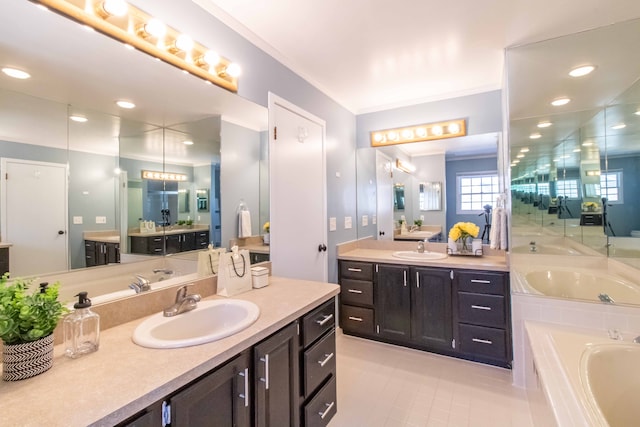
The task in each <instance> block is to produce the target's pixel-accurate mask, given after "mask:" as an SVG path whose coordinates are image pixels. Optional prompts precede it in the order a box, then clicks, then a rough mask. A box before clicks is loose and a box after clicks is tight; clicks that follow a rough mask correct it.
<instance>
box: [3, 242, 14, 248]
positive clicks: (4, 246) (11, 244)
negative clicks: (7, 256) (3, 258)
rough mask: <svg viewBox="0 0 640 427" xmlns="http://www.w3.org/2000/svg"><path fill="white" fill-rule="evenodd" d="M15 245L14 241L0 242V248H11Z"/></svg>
mask: <svg viewBox="0 0 640 427" xmlns="http://www.w3.org/2000/svg"><path fill="white" fill-rule="evenodd" d="M11 246H13V243H9V242H0V248H9V247H11Z"/></svg>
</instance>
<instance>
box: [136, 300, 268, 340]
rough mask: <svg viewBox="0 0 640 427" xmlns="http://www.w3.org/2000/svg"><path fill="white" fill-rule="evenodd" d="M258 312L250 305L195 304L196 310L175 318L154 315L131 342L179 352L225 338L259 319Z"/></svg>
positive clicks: (236, 302)
mask: <svg viewBox="0 0 640 427" xmlns="http://www.w3.org/2000/svg"><path fill="white" fill-rule="evenodd" d="M259 315H260V308H258V306H257V305H255V304H254V303H252V302H249V301H243V300H237V299H217V300H210V301H202V302H199V303H198V307H197V308H196V309H195V310H192V311H189V312H186V313H183V314H179V315H177V316H174V317H164V315H163V314H162V313H157V314H154V315H153V316H151V317H149V318H147V319H146V320H144V321H143V322H142V323H140V325H138V327H137V328H136V329H135V331H134V332H133V342H135V343H136V344H138V345H140V346H142V347H149V348H180V347H189V346H192V345H199V344H204V343H208V342H211V341H217V340H219V339H222V338H225V337H228V336H230V335H233V334H235V333H238V332H240V331H242V330H243V329H246V328H248V327H249V326H251V324H253V322H255V321H256V320H257V319H258V316H259Z"/></svg>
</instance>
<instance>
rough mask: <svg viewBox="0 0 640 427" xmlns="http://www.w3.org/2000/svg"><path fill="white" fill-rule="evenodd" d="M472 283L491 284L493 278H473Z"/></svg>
mask: <svg viewBox="0 0 640 427" xmlns="http://www.w3.org/2000/svg"><path fill="white" fill-rule="evenodd" d="M471 283H484V284H491V280H480V279H471Z"/></svg>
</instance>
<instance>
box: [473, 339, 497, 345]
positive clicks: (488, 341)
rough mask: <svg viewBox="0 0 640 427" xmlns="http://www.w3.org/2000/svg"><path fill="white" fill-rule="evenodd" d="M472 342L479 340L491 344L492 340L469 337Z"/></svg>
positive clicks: (481, 342)
mask: <svg viewBox="0 0 640 427" xmlns="http://www.w3.org/2000/svg"><path fill="white" fill-rule="evenodd" d="M471 341H473V342H479V343H480V344H493V341H490V340H481V339H480V338H471Z"/></svg>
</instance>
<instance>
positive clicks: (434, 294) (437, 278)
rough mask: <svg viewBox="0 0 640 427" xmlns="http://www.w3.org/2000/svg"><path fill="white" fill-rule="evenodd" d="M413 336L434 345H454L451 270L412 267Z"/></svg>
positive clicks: (421, 343) (446, 346)
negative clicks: (452, 343)
mask: <svg viewBox="0 0 640 427" xmlns="http://www.w3.org/2000/svg"><path fill="white" fill-rule="evenodd" d="M412 279H413V280H412V284H411V285H412V290H413V297H412V307H411V317H412V319H411V326H412V330H411V339H412V340H413V341H414V342H416V343H418V344H420V345H424V346H427V347H431V348H449V349H450V348H451V341H452V339H453V311H452V292H453V291H452V285H451V282H452V280H451V272H450V271H449V270H441V269H436V268H413V269H412Z"/></svg>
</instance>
